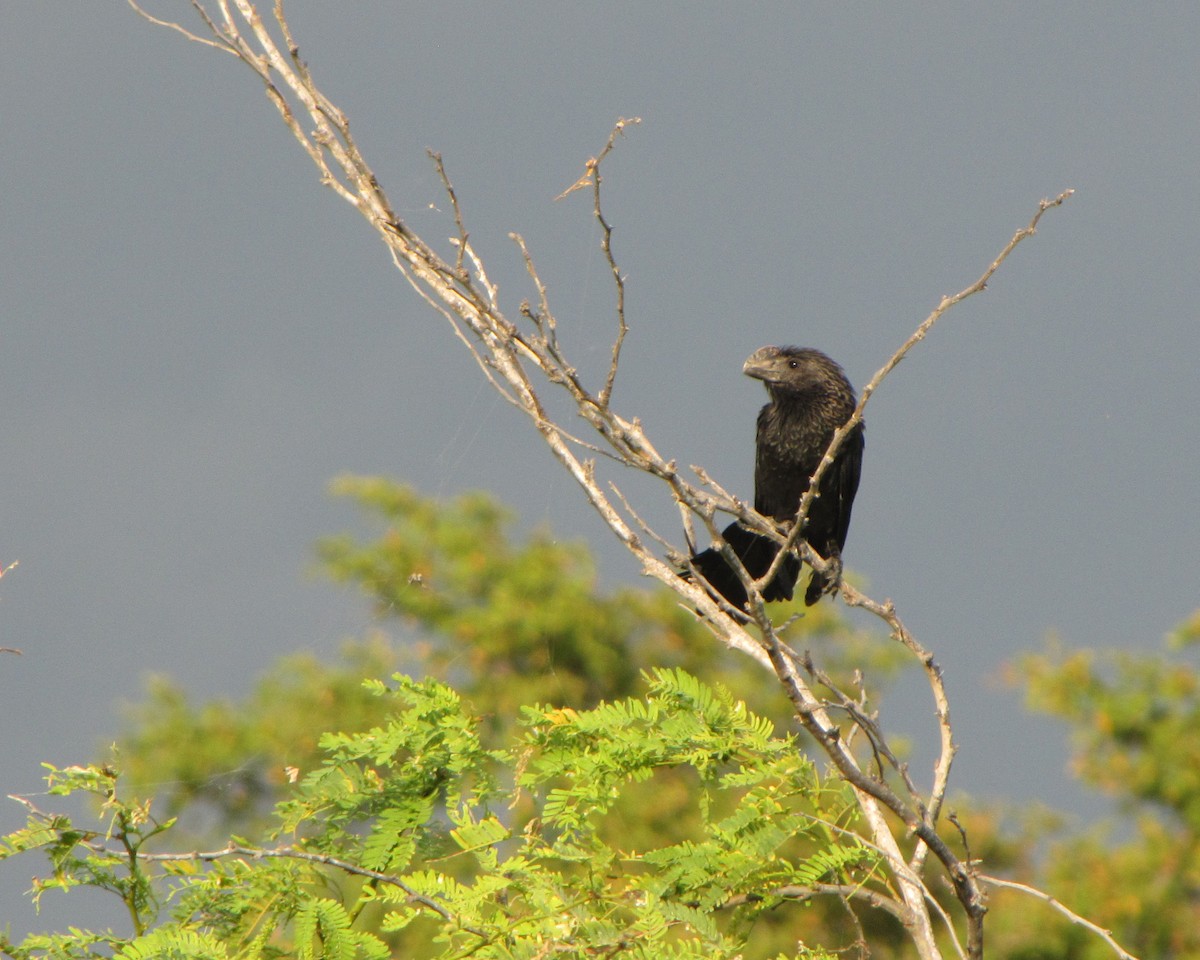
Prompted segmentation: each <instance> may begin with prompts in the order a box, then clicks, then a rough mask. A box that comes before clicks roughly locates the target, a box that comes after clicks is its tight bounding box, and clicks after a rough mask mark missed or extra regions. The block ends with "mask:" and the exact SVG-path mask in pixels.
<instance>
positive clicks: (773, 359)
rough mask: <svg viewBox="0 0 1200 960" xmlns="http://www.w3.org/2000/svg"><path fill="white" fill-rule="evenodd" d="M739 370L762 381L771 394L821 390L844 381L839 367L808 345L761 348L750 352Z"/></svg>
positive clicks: (822, 391)
mask: <svg viewBox="0 0 1200 960" xmlns="http://www.w3.org/2000/svg"><path fill="white" fill-rule="evenodd" d="M742 373H744V374H745V375H746V376H748V377H753V378H754V379H755V380H761V381H762V382H763V383H764V384H765V385H766V387H767V389H768V390H770V391H771V393H772V394H773V395H774V394H811V393H824V392H827V391H828V390H829V389H830V387H831V386H832V385H835V384H840V383H843V382H845V374H843V373H842V368H841V367H839V366H838V365H837V364H836V363H834V362H833V361H832V360H830V359H829V357H827V356H825V354H823V353H821V351H820V350H812V349H809V348H808V347H762V348H760V349H758V350H755V351H754V353H752V354H750V357H749V358H748V359H747V360H746V362H745V364H744V365H743V366H742Z"/></svg>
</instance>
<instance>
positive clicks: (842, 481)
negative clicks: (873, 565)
mask: <svg viewBox="0 0 1200 960" xmlns="http://www.w3.org/2000/svg"><path fill="white" fill-rule="evenodd" d="M742 373H744V374H746V376H748V377H754V378H755V379H756V380H761V381H762V382H763V383H764V384H765V385H766V388H767V393H769V394H770V396H771V402H770V403H768V404H767V405H766V406H765V407H763V408H762V410H760V411H759V414H758V433H757V436H756V439H755V457H754V509H755V510H757V511H758V512H759V513H761V514H762V515H763V516H764V517H770V518H772V519H774V520H778V521H780V522H781V523H785V524H786V523H789V522H791V521H793V520H795V518H796V512H797V510H799V508H800V498H801V497H802V496H804V493H805V491H807V490H808V485H809V481H810V480H811V479H812V475H813V473H815V472H816V469H817V465H818V464H819V463H820V462H821V458H822V457H823V456H824V455H825V451H826V450H827V449H828V448H829V442H830V440H832V439H833V433H834V431H835V430H837V429H838V427H840V426H842V425H843V424H845V422H846V421H847V420H849V419H850V415H851V414H852V413H853V412H854V405H855V403H856V400H855V397H854V388H853V387H852V386H850V381H849V380H847V379H846V375H845V374H844V373H843V372H842V368H841V367H839V366H838V365H837V364H836V363H834V362H833V361H832V360H830V359H829V357H827V356H825V354H823V353H821V352H820V351H819V350H810V349H808V348H806V347H763V348H762V349H761V350H756V351H755V352H754V353H753V354H752V355H751V356H750V359H748V360H747V361H746V363H745V365H744V366H743V367H742ZM862 454H863V425H862V424H861V423H859V424H858V425H857V426H856V427H855V428H854V429H853V430H852V431H851V432H850V434H849V435H848V436H847V437H846V438H845V440H843V441H842V444H841V446H840V447H839V448H838V452H837V455H836V456H835V457H834V461H833V463H832V464H831V465H830V467H829V469H828V470H826V471H825V474H824V475H823V476H822V477H821V484H820V492H819V496H818V497H817V498H816V499H815V500H813V503H812V506H811V508H810V509H809V511H808V518H807V520H806V522H805V524H804V533H803V537H804V539H805V540H806V541H807V542H808V544H809V546H811V547H812V548H813V549H814V550H816V551H817V553H819V554H820V555H821V556H823V557H825V558H826V559H827V560H829V561H831V562H833V563H834V564H835V572H834V575H833V577H832V582H830V580H828V579H826V577H825V576H823V575H821V574H819V573H817V572H816V571H815V570H814V571H813V574H812V579H811V580H810V581H809V584H808V589H807V590H806V591H805V593H804V602H805V604H806V605H808V606H812V605H813V604H814V603H816V602H817V601H818V600H819V599H821V595H822V594H823V593H826V592H829V591H832V590H835V589H837V584H838V581H839V580H840V578H841V556H842V548H843V547H844V546H845V545H846V531H847V530H848V529H849V527H850V508H851V506H853V504H854V494H855V493H856V492H857V490H858V478H859V473H860V472H861V469H862ZM721 536H722V537H723V538H724V540H725V542H726V543H728V544H729V546H730V547H731V548H732V550H733V552H734V553H735V554H736V555H737V556H738V558H739V559H740V560H741V561H742V565H743V566H744V567H745V568H746V571H747V572H748V573H749V574H750V576H752V577H754V578H755V579H758V578H759V577H761V576H762V575H763V574H765V573H766V572H767V570H769V569H770V567H771V563H772V561H773V560H774V559H775V555H776V554H777V553H778V552H779V547H778V545H777V544H776V543H775V542H774V541H772V540H771V539H769V538H768V537H764V536H763V535H762V534H758V533H754V532H753V531H751V530H747V529H746V528H745V527H743V526H742V525H741V524H740V523H732V524H730V525H729V526H728V527H726V528H725V529H724V530H723V531H722V532H721ZM692 565H693V566H694V567H695V568H696V570H697V571H699V573H700V574H701V576H703V577H704V579H705V580H707V581H708V583H709V586H711V587H712V588H713V589H714V590H715V591H716V592H717V593H719V594H720V595H721V596H722V597H724V598H725V599H726V600H727V601H728V602H729V604H730V605H731V606H733V607H735V608H737V609H738V610H744V609H745V606H746V602H747V599H748V598H747V596H746V588H745V587H743V586H742V582H741V580H739V579H738V576H737V574H736V573H734V572H733V569H732V568H731V567H730V566H729V564H727V563H726V562H725V558H724V557H722V556H721V554H720V553H719V552H718V551H717V550H716V549H715V548H711V547H710V548H709V549H708V550H705V551H703V552H702V553H698V554H696V556H694V557H692ZM799 576H800V560H799V558H798V557H796V556H795V555H794V554H789V555H788V556H787V557H785V558H784V561H783V563H782V565H781V566H780V568H779V571H778V572H777V573H776V575H775V578H774V579H773V580H772V581H771V582H770V583H768V584H767V585H766V587H765V588H764V589H763V599H764V600H790V599H792V591H793V589H794V588H795V586H796V580H797V579H798V578H799Z"/></svg>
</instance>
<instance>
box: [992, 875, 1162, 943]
mask: <svg viewBox="0 0 1200 960" xmlns="http://www.w3.org/2000/svg"><path fill="white" fill-rule="evenodd" d="M979 879H980V880H982V881H983V882H984V883H986V884H988V885H989V886H992V887H1002V888H1004V889H1006V890H1016V891H1018V892H1019V893H1023V894H1025V895H1027V896H1030V897H1033V898H1034V899H1036V900H1041V901H1042V903H1045V904H1047V905H1049V906H1050V907H1052V908H1053V909H1055V910H1057V911H1058V912H1059V913H1061V914H1062V915H1063V916H1064V917H1066V918H1067V919H1068V920H1070V921H1071V922H1072V923H1074V924H1076V925H1077V926H1080V927H1083V928H1084V929H1086V930H1090V931H1092V933H1094V934H1096V936H1098V937H1099V938H1100V939H1101V940H1103V941H1104V942H1105V943H1107V944H1108V945H1109V946H1110V947H1111V948H1112V950H1113V952H1114V953H1116V955H1117V956H1118V957H1120V958H1121V960H1138V958H1137V957H1135V956H1134V955H1133V954H1132V953H1130V952H1129V951H1128V950H1126V949H1125V948H1124V947H1122V946H1121V945H1120V944H1119V943H1117V941H1116V940H1114V939H1113V935H1112V932H1111V931H1109V930H1106V929H1105V928H1104V927H1102V926H1100V925H1099V924H1097V923H1092V921H1091V920H1088V919H1087V918H1086V917H1081V916H1080V915H1079V914H1077V913H1076V912H1075V911H1074V910H1071V909H1070V908H1069V907H1067V906H1066V905H1064V904H1063V902H1062V901H1061V900H1057V899H1056V898H1054V897H1052V896H1050V894H1048V893H1045V892H1044V891H1042V890H1039V889H1037V887H1031V886H1029V885H1028V884H1024V883H1017V882H1016V881H1015V880H1001V879H1000V878H999V877H991V876H988V875H987V874H986V873H981V874H979Z"/></svg>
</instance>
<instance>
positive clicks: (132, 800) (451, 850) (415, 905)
mask: <svg viewBox="0 0 1200 960" xmlns="http://www.w3.org/2000/svg"><path fill="white" fill-rule="evenodd" d="M394 681H395V683H394V685H392V686H385V685H384V684H381V683H378V682H368V684H367V685H366V688H367V691H368V693H369V695H370V696H372V697H373V698H375V699H376V700H377V701H378V702H379V704H380V707H381V710H382V711H383V712H385V713H386V717H387V719H386V720H385V721H384V722H382V723H380V724H379V725H377V726H374V727H372V728H370V729H369V730H365V731H361V732H358V733H336V734H329V735H327V736H326V737H324V738H323V739H322V743H321V751H322V759H321V761H320V762H319V764H317V765H316V766H315V767H314V768H313V769H312V770H310V771H309V772H308V773H307V774H306V775H304V776H303V778H301V779H300V780H299V781H298V782H297V783H295V784H294V785H291V786H290V788H289V790H288V791H287V793H288V795H287V796H286V797H285V799H283V800H282V801H281V802H280V804H279V805H278V807H277V810H276V825H275V831H274V835H275V838H276V839H277V840H279V841H281V844H280V846H276V847H269V848H261V847H247V846H244V845H242V844H240V843H238V844H235V845H230V846H229V847H227V848H224V849H217V850H214V851H211V852H208V853H200V854H193V853H188V852H176V853H164V852H153V853H150V852H147V851H146V849H145V844H146V843H147V841H149V840H151V839H156V840H158V841H159V843H158V844H156V847H158V846H161V841H162V839H163V835H164V834H166V835H167V836H169V835H170V828H171V826H172V825H171V824H170V823H162V824H159V823H157V822H156V821H155V820H154V819H153V818H152V817H151V816H150V812H149V811H150V804H149V802H147V801H143V800H140V799H138V798H136V797H129V798H126V797H124V795H123V784H122V782H121V781H120V779H119V778H118V776H117V775H116V773H115V772H114V771H112V770H111V769H108V768H99V767H75V768H70V769H67V770H53V771H51V775H50V782H51V793H53V794H55V795H66V794H86V795H91V796H93V797H96V798H98V799H99V800H100V801H101V805H100V810H101V823H100V825H99V826H98V827H96V828H80V827H79V826H77V825H76V824H75V823H74V822H73V821H72V820H71V819H70V818H69V817H66V816H64V815H62V814H59V813H51V812H45V811H41V810H37V809H35V808H32V807H31V808H30V817H29V823H28V825H27V826H26V827H25V828H24V829H22V830H18V831H15V832H14V833H12V834H10V835H9V836H8V837H6V838H4V840H3V846H0V858H7V857H11V856H16V855H18V854H21V853H27V852H29V851H31V850H41V851H42V852H44V853H45V854H47V855H48V857H49V861H50V872H49V874H48V875H47V876H46V877H45V878H43V879H42V880H40V881H39V884H40V889H50V888H52V887H59V888H67V887H70V886H73V885H78V884H82V885H88V886H93V887H99V888H101V889H104V890H107V891H108V892H109V893H111V894H113V895H115V897H116V899H117V900H118V901H120V902H121V904H122V905H123V907H124V908H125V911H126V912H127V914H128V915H129V916H130V917H131V918H132V921H133V922H132V927H131V932H130V933H128V934H125V935H118V934H114V933H112V932H111V931H104V932H89V931H78V930H76V931H68V932H67V933H65V934H60V935H56V936H53V937H45V936H33V937H29V938H27V939H26V940H25V941H24V942H23V943H21V944H14V943H10V942H5V941H0V946H2V948H3V950H4V952H5V953H6V954H7V955H9V956H12V957H15V958H20V960H27V958H34V957H76V956H93V955H114V956H117V957H129V958H135V957H136V958H141V957H151V956H154V957H180V958H184V957H242V956H246V957H250V956H255V957H258V956H280V957H284V956H286V957H296V958H314V960H315V958H318V957H321V958H337V960H356V958H377V957H385V956H390V955H392V953H393V952H394V951H395V950H397V949H400V945H401V944H402V945H403V952H405V953H406V954H407V955H420V956H428V957H447V958H449V957H461V956H466V955H470V956H473V957H478V958H505V960H509V958H525V957H528V958H533V957H540V956H548V955H551V954H553V955H555V956H566V957H581V958H582V957H590V956H596V955H597V954H599V955H604V954H605V953H606V952H609V951H612V952H620V953H621V955H623V956H629V957H647V958H650V957H654V958H658V957H706V958H710V957H734V956H739V955H742V953H743V950H744V947H745V944H746V940H747V937H748V935H749V934H750V932H751V930H752V929H753V927H754V925H755V922H756V920H757V919H758V918H759V917H760V916H761V915H762V914H763V913H764V912H767V911H771V910H775V909H778V908H779V907H780V904H781V903H783V901H784V900H785V897H784V896H783V895H781V893H780V891H781V890H785V889H787V888H790V887H799V886H803V885H806V884H812V883H814V882H817V881H823V882H829V883H840V884H857V885H864V886H866V885H871V884H875V883H877V881H876V880H875V878H874V870H873V868H874V865H875V860H876V857H875V854H874V853H873V852H872V851H870V850H869V849H868V848H866V847H864V846H862V845H861V844H858V843H856V842H854V841H853V840H852V839H851V840H847V839H845V837H844V836H843V835H841V834H840V833H839V834H838V835H837V837H836V838H835V836H834V833H832V832H831V828H832V827H834V826H839V827H841V826H845V825H847V824H849V822H850V820H851V818H852V810H853V809H854V805H853V803H852V801H851V799H850V798H849V796H848V795H847V793H846V792H845V791H844V790H842V789H841V788H840V787H838V786H837V785H831V784H823V783H822V782H821V781H820V779H819V778H818V777H817V775H816V772H815V770H814V768H813V767H812V765H811V764H810V763H809V762H808V761H807V760H805V759H804V757H803V755H802V754H801V753H800V752H799V750H798V749H797V745H796V743H795V742H794V740H793V739H792V738H791V737H788V736H782V737H781V736H779V735H777V734H776V732H775V730H774V727H773V725H772V724H771V723H770V722H769V721H767V720H765V719H764V718H762V717H759V716H756V715H755V714H754V713H753V712H752V711H750V710H749V708H747V706H746V705H745V703H743V702H742V701H739V700H737V699H736V698H735V697H734V696H733V695H732V694H731V693H730V692H729V691H728V690H726V689H724V688H720V687H716V688H712V687H709V686H706V685H704V684H702V683H700V682H699V681H698V680H696V679H695V678H694V677H693V676H691V675H690V674H687V673H686V672H683V671H681V670H666V669H663V670H658V671H656V672H654V673H653V674H652V675H649V676H647V677H646V679H645V682H646V683H647V684H648V686H649V692H648V694H647V695H646V696H645V697H642V698H625V699H623V700H620V701H615V702H606V703H602V704H599V705H597V706H596V707H595V708H593V709H591V710H582V711H576V710H572V709H566V708H557V707H529V708H527V709H526V710H525V711H524V714H523V717H522V721H521V732H520V734H519V736H518V737H517V738H516V739H515V740H514V742H513V743H512V744H510V745H509V746H507V747H506V748H505V749H494V748H485V747H484V746H483V745H482V740H481V737H480V735H479V721H478V720H477V719H476V718H474V717H472V716H471V715H470V714H469V713H468V712H467V711H466V709H465V708H464V705H463V702H462V700H461V699H460V697H459V696H458V695H457V694H456V693H455V692H454V691H452V690H451V689H450V688H448V687H446V686H445V685H443V684H441V683H439V682H437V681H433V680H424V681H417V680H413V679H411V678H409V677H406V676H403V675H396V676H395V678H394ZM680 771H686V775H687V777H688V778H689V779H690V781H691V782H692V783H693V785H694V790H693V791H692V805H693V807H694V813H695V819H694V822H695V823H696V824H697V829H696V830H695V831H694V832H692V833H691V835H689V836H686V837H674V838H664V839H662V840H660V841H659V842H658V843H654V844H651V845H648V846H640V845H634V844H631V843H629V842H628V841H629V836H630V835H629V833H628V831H626V830H625V829H624V822H623V821H624V820H625V818H626V816H627V815H628V813H627V811H625V810H624V808H623V807H622V803H621V801H622V798H623V795H624V794H625V793H626V792H627V791H629V790H631V789H636V788H637V787H638V785H641V784H646V783H653V782H654V780H655V779H656V778H657V777H659V776H661V775H664V774H668V775H675V774H678V773H679V772H680ZM503 784H507V786H503ZM808 955H811V954H809V953H808V952H807V951H803V950H802V951H800V952H799V953H796V952H793V953H790V954H788V956H808Z"/></svg>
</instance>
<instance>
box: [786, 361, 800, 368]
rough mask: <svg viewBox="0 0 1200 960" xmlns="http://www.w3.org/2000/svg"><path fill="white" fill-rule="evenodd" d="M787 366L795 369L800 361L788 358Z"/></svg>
mask: <svg viewBox="0 0 1200 960" xmlns="http://www.w3.org/2000/svg"><path fill="white" fill-rule="evenodd" d="M788 366H789V367H791V368H792V369H793V370H795V369H796V368H797V367H798V366H800V361H799V360H789V361H788Z"/></svg>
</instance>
